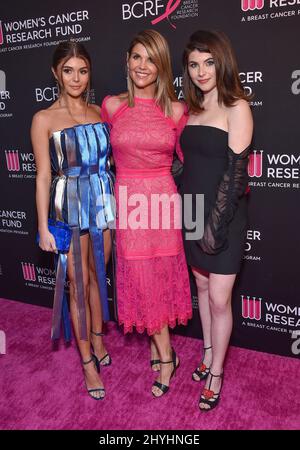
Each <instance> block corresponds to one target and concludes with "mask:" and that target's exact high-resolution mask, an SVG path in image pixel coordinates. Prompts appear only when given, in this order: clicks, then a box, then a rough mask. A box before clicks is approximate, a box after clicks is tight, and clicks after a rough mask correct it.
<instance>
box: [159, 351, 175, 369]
mask: <svg viewBox="0 0 300 450" xmlns="http://www.w3.org/2000/svg"><path fill="white" fill-rule="evenodd" d="M160 363H161V364H170V363H173V364H174V366H175V365H176V353H175V350H174V348H173V347H172V361H160Z"/></svg>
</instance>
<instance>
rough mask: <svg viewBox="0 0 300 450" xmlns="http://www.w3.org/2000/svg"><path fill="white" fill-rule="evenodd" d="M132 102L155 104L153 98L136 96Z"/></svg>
mask: <svg viewBox="0 0 300 450" xmlns="http://www.w3.org/2000/svg"><path fill="white" fill-rule="evenodd" d="M134 100H137V101H139V102H156V99H155V98H144V97H137V96H136V95H135V96H134Z"/></svg>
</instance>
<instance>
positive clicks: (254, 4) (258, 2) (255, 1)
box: [241, 0, 265, 11]
mask: <svg viewBox="0 0 300 450" xmlns="http://www.w3.org/2000/svg"><path fill="white" fill-rule="evenodd" d="M264 3H265V2H264V0H242V1H241V8H242V11H249V10H250V11H253V10H254V9H262V8H263V7H264Z"/></svg>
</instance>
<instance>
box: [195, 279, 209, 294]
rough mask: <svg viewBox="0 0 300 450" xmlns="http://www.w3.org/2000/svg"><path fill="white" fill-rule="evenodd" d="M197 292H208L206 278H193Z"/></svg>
mask: <svg viewBox="0 0 300 450" xmlns="http://www.w3.org/2000/svg"><path fill="white" fill-rule="evenodd" d="M195 280H196V286H197V290H198V292H199V293H200V294H201V293H203V292H207V291H208V278H207V279H206V278H201V279H199V278H195Z"/></svg>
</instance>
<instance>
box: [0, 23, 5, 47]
mask: <svg viewBox="0 0 300 450" xmlns="http://www.w3.org/2000/svg"><path fill="white" fill-rule="evenodd" d="M3 42H4V38H3V30H2V22H1V20H0V45H2V44H3Z"/></svg>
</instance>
